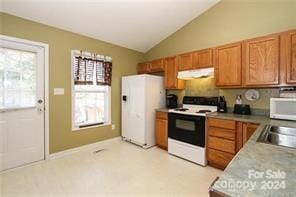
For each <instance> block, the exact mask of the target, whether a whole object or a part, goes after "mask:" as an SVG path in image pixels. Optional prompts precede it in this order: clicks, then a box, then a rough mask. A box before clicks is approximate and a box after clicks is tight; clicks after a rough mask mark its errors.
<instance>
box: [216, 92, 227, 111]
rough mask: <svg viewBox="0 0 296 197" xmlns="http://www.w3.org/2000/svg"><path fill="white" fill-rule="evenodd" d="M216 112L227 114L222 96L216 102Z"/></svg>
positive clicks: (225, 103)
mask: <svg viewBox="0 0 296 197" xmlns="http://www.w3.org/2000/svg"><path fill="white" fill-rule="evenodd" d="M218 112H220V113H227V102H226V100H225V97H224V96H220V97H219V100H218Z"/></svg>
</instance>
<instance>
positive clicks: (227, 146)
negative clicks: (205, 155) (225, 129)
mask: <svg viewBox="0 0 296 197" xmlns="http://www.w3.org/2000/svg"><path fill="white" fill-rule="evenodd" d="M208 147H209V148H213V149H216V150H220V151H224V152H228V153H232V154H235V142H234V141H231V140H226V139H222V138H217V137H211V136H208Z"/></svg>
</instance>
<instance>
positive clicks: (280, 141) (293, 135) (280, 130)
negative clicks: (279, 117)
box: [257, 125, 296, 149]
mask: <svg viewBox="0 0 296 197" xmlns="http://www.w3.org/2000/svg"><path fill="white" fill-rule="evenodd" d="M257 142H263V143H267V144H273V145H277V146H285V147H289V148H295V149H296V128H293V127H281V126H273V125H266V126H265V127H264V128H263V130H262V132H261V135H260V136H259V138H258V140H257Z"/></svg>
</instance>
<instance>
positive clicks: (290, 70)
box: [284, 30, 296, 84]
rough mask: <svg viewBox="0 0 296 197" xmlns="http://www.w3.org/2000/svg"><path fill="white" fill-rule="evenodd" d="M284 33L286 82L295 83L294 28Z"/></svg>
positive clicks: (295, 45) (295, 43) (295, 40)
mask: <svg viewBox="0 0 296 197" xmlns="http://www.w3.org/2000/svg"><path fill="white" fill-rule="evenodd" d="M285 35H286V39H285V43H284V47H285V50H286V53H285V55H286V83H287V84H293V83H294V84H296V30H293V31H289V32H287V33H286V34H285Z"/></svg>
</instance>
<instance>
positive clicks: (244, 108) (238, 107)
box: [233, 104, 251, 115]
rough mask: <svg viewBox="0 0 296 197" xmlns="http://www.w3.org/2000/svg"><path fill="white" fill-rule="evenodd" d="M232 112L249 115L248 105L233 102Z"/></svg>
mask: <svg viewBox="0 0 296 197" xmlns="http://www.w3.org/2000/svg"><path fill="white" fill-rule="evenodd" d="M233 113H235V114H242V115H250V114H251V108H250V105H245V104H235V105H234V109H233Z"/></svg>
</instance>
